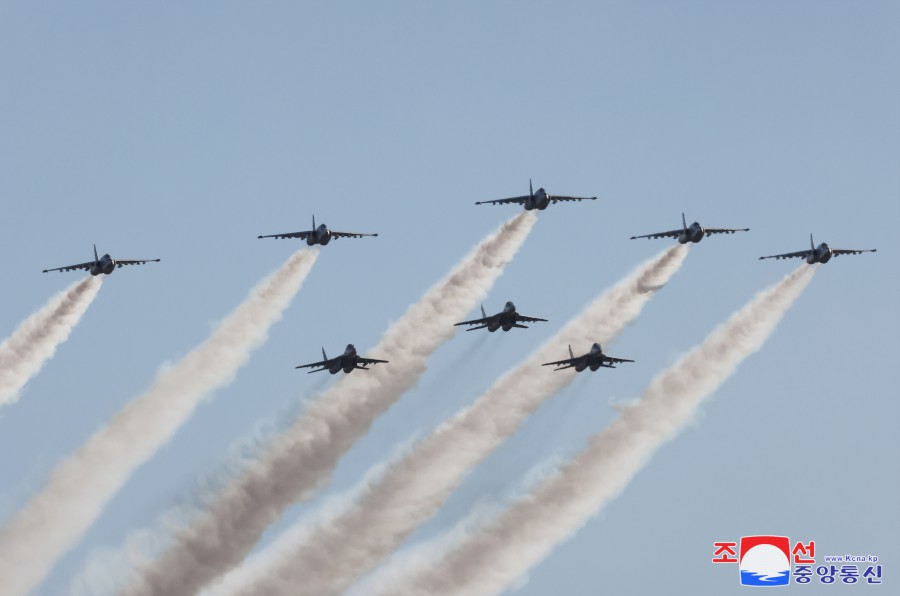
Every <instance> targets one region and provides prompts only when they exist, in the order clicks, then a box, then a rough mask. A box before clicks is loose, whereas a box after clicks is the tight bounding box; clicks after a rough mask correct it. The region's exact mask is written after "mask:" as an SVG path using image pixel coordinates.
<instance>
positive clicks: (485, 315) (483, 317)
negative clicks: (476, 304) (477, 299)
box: [481, 304, 487, 319]
mask: <svg viewBox="0 0 900 596" xmlns="http://www.w3.org/2000/svg"><path fill="white" fill-rule="evenodd" d="M481 318H482V319H486V318H487V313H486V312H484V305H483V304H482V305H481Z"/></svg>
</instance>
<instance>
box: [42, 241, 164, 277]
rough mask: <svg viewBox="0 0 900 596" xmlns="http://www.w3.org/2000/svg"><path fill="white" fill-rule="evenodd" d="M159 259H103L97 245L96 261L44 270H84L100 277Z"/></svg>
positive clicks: (45, 270) (95, 247)
mask: <svg viewBox="0 0 900 596" xmlns="http://www.w3.org/2000/svg"><path fill="white" fill-rule="evenodd" d="M158 262H159V259H142V260H138V261H116V260H114V259H113V258H112V257H111V256H109V254H105V255H103V256H102V257H98V256H97V245H96V244H95V245H94V260H93V261H88V262H87V263H78V264H77V265H67V266H66V267H57V268H56V269H44V273H47V272H48V271H60V272H62V271H75V270H77V269H84V270H85V271H89V272H90V273H91V275H100V274H101V273H103V274H105V275H109V274H110V273H112V272H113V271H114V270H115V269H116V268H118V267H124V266H125V265H143V264H144V263H158Z"/></svg>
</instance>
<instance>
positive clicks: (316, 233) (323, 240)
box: [257, 215, 378, 246]
mask: <svg viewBox="0 0 900 596" xmlns="http://www.w3.org/2000/svg"><path fill="white" fill-rule="evenodd" d="M377 235H378V234H357V233H356V232H335V231H334V230H329V229H328V226H326V225H325V224H319V227H316V216H315V215H313V218H312V229H311V230H310V231H308V232H287V233H285V234H270V235H268V236H257V237H258V238H299V239H301V240H306V244H308V245H309V246H313V245H316V244H320V245H322V246H325V245H326V244H328V243H329V242H331V239H332V238H334V239H335V240H337V239H338V238H362V237H363V236H377Z"/></svg>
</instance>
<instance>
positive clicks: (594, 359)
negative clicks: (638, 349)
mask: <svg viewBox="0 0 900 596" xmlns="http://www.w3.org/2000/svg"><path fill="white" fill-rule="evenodd" d="M569 356H570V358H567V359H565V360H557V361H556V362H546V363H544V364H542V365H541V366H556V367H558V368H554V369H553V370H565V369H567V368H574V369H575V372H581V371H583V370H584V369H586V368H590V369H591V370H597V369H598V368H600V367H601V366H602V367H604V368H616V367H615V366H613V364H617V363H619V362H634V360H628V359H627V358H613V357H612V356H607V355H606V354H604V353H603V348H601V347H600V344H598V343H595V344H594V345H593V346H591V351H590V352H588V353H587V354H582V355H581V356H575V354H573V353H572V346H569Z"/></svg>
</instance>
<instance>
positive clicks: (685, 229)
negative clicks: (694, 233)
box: [681, 213, 687, 232]
mask: <svg viewBox="0 0 900 596" xmlns="http://www.w3.org/2000/svg"><path fill="white" fill-rule="evenodd" d="M681 227H683V228H684V231H685V232H687V220H686V219H685V218H684V213H682V214H681Z"/></svg>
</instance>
